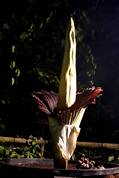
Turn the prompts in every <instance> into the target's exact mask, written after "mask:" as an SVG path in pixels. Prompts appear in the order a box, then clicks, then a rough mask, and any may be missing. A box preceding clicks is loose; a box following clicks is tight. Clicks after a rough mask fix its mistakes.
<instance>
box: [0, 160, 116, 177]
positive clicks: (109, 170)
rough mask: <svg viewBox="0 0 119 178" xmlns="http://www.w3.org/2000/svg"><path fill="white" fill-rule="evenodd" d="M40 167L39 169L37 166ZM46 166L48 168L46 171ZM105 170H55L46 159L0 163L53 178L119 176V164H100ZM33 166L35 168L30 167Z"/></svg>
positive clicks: (3, 161)
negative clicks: (46, 174)
mask: <svg viewBox="0 0 119 178" xmlns="http://www.w3.org/2000/svg"><path fill="white" fill-rule="evenodd" d="M70 163H71V164H73V163H76V161H70V162H69V164H70ZM39 164H40V165H42V167H39V166H38V165H39ZM45 164H46V166H50V168H48V169H46V167H45ZM101 164H103V165H104V166H105V169H94V168H91V169H81V168H80V169H67V170H66V169H55V168H54V163H53V159H49V158H48V159H47V158H8V159H5V160H1V161H0V165H2V166H7V167H9V168H10V167H11V168H18V169H19V168H20V169H21V168H22V169H27V170H28V169H31V170H34V171H35V170H37V171H39V172H43V173H44V174H45V173H51V174H53V175H54V176H66V177H77V176H91V175H114V174H119V164H115V163H105V162H104V163H102V162H101ZM33 165H35V167H32V166H33Z"/></svg>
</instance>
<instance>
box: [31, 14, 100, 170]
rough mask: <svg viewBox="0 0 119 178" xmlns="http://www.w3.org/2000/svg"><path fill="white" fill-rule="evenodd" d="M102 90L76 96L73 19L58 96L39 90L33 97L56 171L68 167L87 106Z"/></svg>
mask: <svg viewBox="0 0 119 178" xmlns="http://www.w3.org/2000/svg"><path fill="white" fill-rule="evenodd" d="M102 91H103V90H102V88H101V87H95V86H93V87H92V88H89V89H86V90H85V91H80V92H77V79H76V37H75V26H74V21H73V18H72V17H71V18H70V20H69V23H68V25H67V30H66V37H65V51H64V59H63V64H62V70H61V76H60V84H59V92H58V94H57V93H55V92H53V91H50V92H49V91H45V90H41V91H39V92H35V91H34V92H33V93H32V96H33V98H34V100H35V102H36V103H37V105H38V108H39V110H40V111H42V112H44V113H46V114H47V116H48V123H49V130H50V133H51V140H52V145H53V153H54V165H55V168H65V169H67V167H68V161H69V160H70V158H71V156H72V154H73V153H74V151H75V148H76V143H77V138H78V136H79V133H80V123H81V120H82V118H83V115H84V112H85V110H86V108H87V107H88V105H89V104H92V103H93V104H94V103H95V102H96V98H97V97H99V96H100V95H101V94H102Z"/></svg>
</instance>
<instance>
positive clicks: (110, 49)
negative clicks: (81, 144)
mask: <svg viewBox="0 0 119 178" xmlns="http://www.w3.org/2000/svg"><path fill="white" fill-rule="evenodd" d="M71 15H72V16H73V17H74V20H75V25H76V34H77V36H76V38H77V73H78V88H80V87H84V86H90V85H93V84H94V85H96V86H101V87H102V88H103V89H104V93H103V96H102V97H101V98H100V99H98V100H97V104H96V105H91V106H89V107H88V109H87V111H86V113H85V115H84V118H83V121H82V123H81V128H82V130H81V134H80V136H79V139H80V140H90V141H93V140H96V141H102V142H103V141H107V142H108V141H110V142H118V137H119V129H118V125H119V109H118V100H119V96H118V88H119V79H118V76H119V68H118V64H119V59H118V57H119V50H118V46H119V37H118V36H119V35H118V33H119V32H118V31H119V1H118V0H117V1H116V0H84V1H83V0H82V1H81V0H74V1H72V0H70V1H68V0H61V1H60V0H56V1H55V0H54V1H53V0H51V1H50V0H49V1H48V0H44V1H38V0H25V1H8V2H7V1H6V0H4V1H2V3H1V5H0V82H1V84H0V134H1V135H7V136H16V135H19V136H28V135H31V134H32V135H35V136H38V137H40V136H42V137H43V138H49V136H48V135H49V133H48V125H47V118H46V116H45V115H43V114H42V113H39V111H38V109H37V107H36V106H35V105H34V102H33V100H32V97H31V93H32V91H34V90H35V91H38V90H40V89H46V90H53V91H56V92H57V91H58V84H59V83H58V82H59V75H60V69H61V64H62V59H63V52H64V37H65V31H66V25H67V21H68V19H69V17H70V16H71Z"/></svg>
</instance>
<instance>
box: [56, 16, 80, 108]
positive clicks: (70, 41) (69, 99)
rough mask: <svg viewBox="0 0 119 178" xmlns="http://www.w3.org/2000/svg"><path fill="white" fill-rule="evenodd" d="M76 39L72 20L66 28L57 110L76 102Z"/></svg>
mask: <svg viewBox="0 0 119 178" xmlns="http://www.w3.org/2000/svg"><path fill="white" fill-rule="evenodd" d="M76 87H77V86H76V37H75V26H74V21H73V18H72V17H71V18H70V21H69V23H68V26H67V31H66V37H65V51H64V59H63V64H62V70H61V76H60V86H59V100H58V109H63V108H65V107H70V106H71V105H72V104H74V102H75V100H76Z"/></svg>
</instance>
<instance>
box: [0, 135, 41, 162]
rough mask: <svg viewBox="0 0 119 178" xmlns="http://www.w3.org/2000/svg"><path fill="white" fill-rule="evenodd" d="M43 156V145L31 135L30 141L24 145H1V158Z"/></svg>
mask: <svg viewBox="0 0 119 178" xmlns="http://www.w3.org/2000/svg"><path fill="white" fill-rule="evenodd" d="M41 157H43V153H42V149H41V146H40V145H39V144H38V143H37V138H35V137H33V136H29V141H28V142H26V144H23V145H20V146H19V145H17V146H15V145H12V144H10V145H9V146H8V145H5V144H3V145H0V159H6V158H41Z"/></svg>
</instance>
